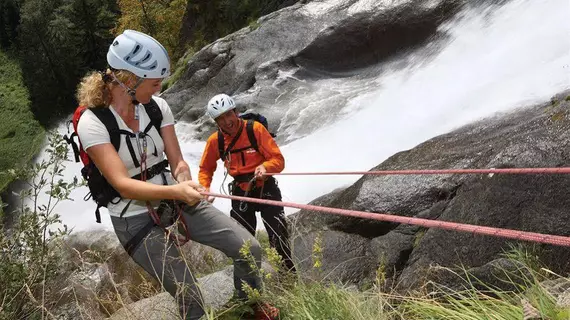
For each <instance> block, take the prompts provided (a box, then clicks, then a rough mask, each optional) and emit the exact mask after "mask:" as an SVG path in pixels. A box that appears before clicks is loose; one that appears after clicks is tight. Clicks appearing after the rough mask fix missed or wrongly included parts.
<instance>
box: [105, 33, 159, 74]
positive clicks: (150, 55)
mask: <svg viewBox="0 0 570 320" xmlns="http://www.w3.org/2000/svg"><path fill="white" fill-rule="evenodd" d="M107 63H109V66H111V68H113V69H119V70H127V71H130V72H132V73H134V74H135V75H136V76H137V77H140V78H152V79H156V78H161V79H162V78H166V77H168V76H169V75H170V60H169V58H168V53H167V52H166V49H164V47H163V46H162V45H161V44H160V43H159V42H158V41H156V39H154V38H153V37H151V36H149V35H146V34H144V33H142V32H138V31H134V30H125V31H124V32H123V33H122V34H120V35H119V36H117V37H116V38H115V40H114V41H113V43H112V44H111V46H110V47H109V51H108V52H107Z"/></svg>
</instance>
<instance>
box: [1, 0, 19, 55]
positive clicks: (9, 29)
mask: <svg viewBox="0 0 570 320" xmlns="http://www.w3.org/2000/svg"><path fill="white" fill-rule="evenodd" d="M19 24H20V7H19V4H18V3H17V2H16V0H2V1H0V48H9V47H11V46H12V45H13V44H14V43H15V42H16V38H17V28H18V25H19Z"/></svg>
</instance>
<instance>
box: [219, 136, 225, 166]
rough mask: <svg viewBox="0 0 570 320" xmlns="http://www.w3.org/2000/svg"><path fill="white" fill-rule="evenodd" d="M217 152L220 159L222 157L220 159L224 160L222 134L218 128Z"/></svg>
mask: <svg viewBox="0 0 570 320" xmlns="http://www.w3.org/2000/svg"><path fill="white" fill-rule="evenodd" d="M218 152H219V154H220V159H222V161H226V155H225V154H224V134H223V133H222V130H220V129H218Z"/></svg>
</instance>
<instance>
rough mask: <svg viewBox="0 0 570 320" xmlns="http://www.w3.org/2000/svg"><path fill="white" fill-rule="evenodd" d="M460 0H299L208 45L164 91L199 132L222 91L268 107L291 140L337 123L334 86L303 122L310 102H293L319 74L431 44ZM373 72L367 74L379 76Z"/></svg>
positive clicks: (282, 135) (339, 72)
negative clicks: (209, 107)
mask: <svg viewBox="0 0 570 320" xmlns="http://www.w3.org/2000/svg"><path fill="white" fill-rule="evenodd" d="M460 3H462V1H459V0H435V1H429V2H426V1H423V0H405V1H368V0H347V1H336V0H324V1H312V2H309V3H306V4H303V3H298V4H295V5H293V6H290V7H287V8H284V9H281V10H279V11H277V12H274V13H271V14H269V15H267V16H264V17H262V18H260V19H259V21H258V24H259V25H258V26H256V27H246V28H243V29H242V30H239V31H237V32H235V33H233V34H231V35H228V36H226V37H224V38H222V39H219V40H217V41H215V42H214V43H212V44H209V45H207V46H206V47H204V48H203V49H202V50H200V51H199V52H197V53H196V54H195V55H194V56H193V57H192V58H191V59H190V60H189V62H188V64H187V67H186V70H185V72H184V74H183V76H182V77H181V78H180V80H178V81H177V82H176V83H175V84H174V85H173V86H172V87H171V88H169V89H168V90H166V91H165V92H164V93H163V97H164V98H165V99H166V100H167V101H168V102H169V104H170V106H171V108H172V110H173V112H174V113H175V114H176V117H177V118H179V119H183V120H186V121H190V122H195V124H196V125H197V126H196V130H197V131H196V135H197V137H198V138H202V139H203V138H205V137H206V136H207V135H209V134H210V133H211V132H212V125H213V123H212V122H211V121H209V120H208V119H207V118H206V117H204V114H205V105H206V102H207V101H208V99H209V98H211V97H212V96H213V95H215V94H217V93H220V92H224V93H227V94H231V95H234V96H235V97H236V99H237V100H236V102H237V103H238V107H239V108H240V109H241V110H245V109H254V110H256V111H260V112H263V114H264V115H266V117H267V118H268V120H269V125H270V127H271V128H274V129H275V130H277V129H278V131H279V134H278V139H280V140H281V141H285V140H286V139H287V135H288V134H289V130H288V128H289V127H291V126H293V127H302V128H300V129H299V130H296V135H297V137H299V136H303V135H306V134H308V133H310V132H311V131H312V130H314V128H316V127H319V126H321V125H322V124H323V123H324V122H326V123H332V121H334V119H335V117H336V116H337V114H338V113H339V112H340V110H341V109H342V106H344V105H345V103H346V99H347V97H344V98H343V97H341V96H342V95H339V94H338V92H335V90H326V92H323V93H322V96H321V97H318V98H317V99H315V101H312V102H311V103H312V104H314V103H319V101H318V100H323V101H322V107H320V108H317V109H318V110H320V111H323V112H319V111H317V112H316V114H315V117H309V118H308V119H306V120H304V121H303V125H302V126H299V123H298V121H297V120H298V119H297V117H298V115H299V113H300V112H301V111H302V109H299V110H296V109H295V110H289V109H290V107H291V104H290V102H292V101H295V100H298V98H299V97H302V96H303V95H306V94H307V92H312V91H314V89H315V88H314V85H313V82H314V81H315V80H318V79H321V78H331V77H343V76H346V71H348V70H353V69H355V68H363V67H366V66H371V65H374V64H377V63H379V62H382V61H385V60H387V59H389V58H392V57H394V56H396V55H400V54H403V53H405V52H407V51H408V50H409V49H411V48H414V47H415V46H417V45H419V44H422V43H425V42H426V41H427V40H429V39H431V38H432V37H433V36H434V35H435V34H436V33H437V26H438V25H439V24H441V23H442V22H443V21H445V20H446V19H448V18H449V17H451V16H453V14H454V13H455V12H457V9H458V7H459V4H460ZM182 33H184V31H182ZM370 73H371V74H368V75H364V74H363V75H362V77H365V78H366V77H372V76H375V75H377V72H370ZM337 96H338V97H337ZM331 97H332V98H333V99H332V100H331V99H330V98H331ZM325 100H326V101H325ZM305 107H306V106H304V105H300V106H298V108H305ZM317 109H315V110H317ZM290 111H292V112H290ZM325 111H326V112H325ZM324 115H326V117H325V116H324ZM317 123H320V124H319V125H318V126H317V125H315V124H317ZM301 129H302V130H301Z"/></svg>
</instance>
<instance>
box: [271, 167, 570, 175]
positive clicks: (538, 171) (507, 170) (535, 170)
mask: <svg viewBox="0 0 570 320" xmlns="http://www.w3.org/2000/svg"><path fill="white" fill-rule="evenodd" d="M457 173H459V174H488V173H497V174H545V173H551V174H561V173H564V174H568V173H570V167H560V168H503V169H493V168H490V169H426V170H381V171H344V172H281V173H269V172H268V173H266V174H265V175H268V176H276V175H280V176H316V175H396V174H402V175H410V174H457Z"/></svg>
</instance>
